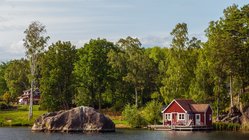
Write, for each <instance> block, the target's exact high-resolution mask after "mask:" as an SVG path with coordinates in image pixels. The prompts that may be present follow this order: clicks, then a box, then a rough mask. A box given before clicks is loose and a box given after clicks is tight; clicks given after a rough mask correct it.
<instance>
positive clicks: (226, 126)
mask: <svg viewBox="0 0 249 140" xmlns="http://www.w3.org/2000/svg"><path fill="white" fill-rule="evenodd" d="M213 128H214V130H229V131H238V130H239V129H240V124H238V123H223V122H217V123H213Z"/></svg>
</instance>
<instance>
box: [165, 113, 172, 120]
mask: <svg viewBox="0 0 249 140" xmlns="http://www.w3.org/2000/svg"><path fill="white" fill-rule="evenodd" d="M171 118H172V117H171V113H165V119H166V120H169V121H171Z"/></svg>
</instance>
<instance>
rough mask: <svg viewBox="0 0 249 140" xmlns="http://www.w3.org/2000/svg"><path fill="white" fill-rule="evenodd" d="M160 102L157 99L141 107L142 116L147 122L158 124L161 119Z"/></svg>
mask: <svg viewBox="0 0 249 140" xmlns="http://www.w3.org/2000/svg"><path fill="white" fill-rule="evenodd" d="M161 109H162V104H161V103H159V102H158V101H155V100H153V101H151V102H148V103H147V104H146V106H145V108H144V109H143V112H142V116H143V118H144V119H145V120H146V121H147V122H148V123H149V124H158V123H159V122H160V120H161V116H162V115H161Z"/></svg>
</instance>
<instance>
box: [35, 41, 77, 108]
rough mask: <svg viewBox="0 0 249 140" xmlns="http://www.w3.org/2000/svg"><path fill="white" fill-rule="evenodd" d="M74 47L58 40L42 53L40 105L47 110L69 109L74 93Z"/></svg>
mask: <svg viewBox="0 0 249 140" xmlns="http://www.w3.org/2000/svg"><path fill="white" fill-rule="evenodd" d="M76 58H77V57H76V49H75V46H73V45H71V43H70V42H61V41H58V42H56V43H55V44H52V45H51V46H49V49H48V51H46V52H45V53H44V54H43V57H42V61H41V63H42V65H41V75H42V78H41V87H40V90H41V92H42V96H41V105H42V106H43V107H45V108H46V109H48V110H49V111H55V110H59V109H69V108H70V107H71V106H72V100H73V97H74V94H75V90H74V89H75V85H74V84H75V78H74V76H73V69H74V62H75V61H76Z"/></svg>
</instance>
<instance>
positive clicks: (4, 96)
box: [2, 92, 11, 104]
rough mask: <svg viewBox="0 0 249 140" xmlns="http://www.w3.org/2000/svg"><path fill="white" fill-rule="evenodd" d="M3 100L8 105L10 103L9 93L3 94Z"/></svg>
mask: <svg viewBox="0 0 249 140" xmlns="http://www.w3.org/2000/svg"><path fill="white" fill-rule="evenodd" d="M2 98H3V100H4V101H5V102H6V103H7V104H9V103H10V101H11V95H10V93H9V92H5V93H4V94H3V97H2Z"/></svg>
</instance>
